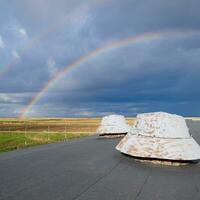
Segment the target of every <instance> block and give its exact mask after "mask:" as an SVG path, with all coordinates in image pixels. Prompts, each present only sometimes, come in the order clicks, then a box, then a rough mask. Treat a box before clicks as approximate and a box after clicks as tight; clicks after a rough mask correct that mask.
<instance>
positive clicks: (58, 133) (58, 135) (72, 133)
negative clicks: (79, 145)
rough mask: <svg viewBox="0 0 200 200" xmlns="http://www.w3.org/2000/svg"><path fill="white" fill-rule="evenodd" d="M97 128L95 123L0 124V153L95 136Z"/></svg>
mask: <svg viewBox="0 0 200 200" xmlns="http://www.w3.org/2000/svg"><path fill="white" fill-rule="evenodd" d="M97 126H98V124H97V123H71V124H58V123H56V124H45V123H37V124H26V123H20V124H16V123H14V124H13V123H11V124H9V123H6V124H0V137H1V141H0V151H1V148H3V149H15V148H22V147H24V146H33V145H36V144H45V143H50V142H54V141H67V140H68V139H72V138H78V137H83V136H88V135H92V134H95V131H96V128H97ZM2 141H3V142H2Z"/></svg>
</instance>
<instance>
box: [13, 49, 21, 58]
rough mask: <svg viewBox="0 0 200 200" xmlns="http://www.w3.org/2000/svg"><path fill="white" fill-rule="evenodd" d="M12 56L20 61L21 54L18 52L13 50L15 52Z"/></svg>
mask: <svg viewBox="0 0 200 200" xmlns="http://www.w3.org/2000/svg"><path fill="white" fill-rule="evenodd" d="M12 56H13V57H14V58H15V59H19V58H20V56H19V54H18V53H17V51H16V50H13V51H12Z"/></svg>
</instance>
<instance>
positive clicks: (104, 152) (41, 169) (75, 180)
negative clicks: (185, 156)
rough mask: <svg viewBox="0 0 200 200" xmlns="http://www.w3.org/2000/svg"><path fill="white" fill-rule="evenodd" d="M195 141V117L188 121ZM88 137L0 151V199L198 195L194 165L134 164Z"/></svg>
mask: <svg viewBox="0 0 200 200" xmlns="http://www.w3.org/2000/svg"><path fill="white" fill-rule="evenodd" d="M188 125H189V128H190V133H191V134H192V135H193V136H194V138H195V139H196V140H197V142H198V143H200V122H188ZM119 140H120V139H99V138H98V137H96V136H95V137H89V138H84V139H79V140H75V141H70V142H61V143H57V144H50V145H43V146H39V147H34V148H29V149H25V150H18V151H13V152H9V153H3V154H0V199H9V200H12V199H17V200H23V199H24V200H27V199H29V200H32V199H35V200H36V199H37V200H40V199H41V200H44V199H47V200H51V199H52V200H59V199H67V200H70V199H73V200H75V199H82V200H83V199H84V200H90V199H91V200H97V199H98V200H102V199H105V200H112V199H113V200H128V199H130V200H134V199H137V200H139V199H140V200H150V199H152V200H156V199H162V200H171V199H172V200H179V199H181V200H184V199H185V200H188V199H192V200H199V199H200V164H194V165H187V166H181V167H175V166H174V167H172V166H161V165H154V164H149V163H140V162H138V161H135V160H134V159H133V158H131V157H127V156H124V155H122V154H120V152H118V151H116V150H115V146H116V144H117V143H118V142H119Z"/></svg>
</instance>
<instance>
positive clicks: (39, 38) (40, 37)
mask: <svg viewBox="0 0 200 200" xmlns="http://www.w3.org/2000/svg"><path fill="white" fill-rule="evenodd" d="M89 2H90V6H93V7H95V6H97V5H99V4H102V3H104V2H105V0H89ZM84 7H85V4H83V5H82V6H80V7H78V9H75V12H74V13H75V15H76V14H77V13H79V11H80V10H81V9H83V8H84ZM74 13H73V12H71V13H70V14H68V15H66V16H65V17H63V18H62V20H61V21H60V22H58V23H56V24H54V25H53V26H50V27H48V29H47V30H45V31H43V32H42V33H41V34H40V35H38V36H35V37H34V38H32V40H31V41H30V43H28V44H27V46H26V47H24V49H22V51H20V52H19V57H18V58H13V59H12V60H11V61H10V62H9V63H8V64H7V65H5V66H3V67H2V69H1V71H0V79H1V78H2V77H4V76H5V74H7V73H8V72H9V71H10V69H12V68H13V67H14V66H15V65H16V64H17V63H18V61H19V60H20V59H21V58H22V57H23V56H24V55H26V53H27V52H28V51H29V50H30V49H32V48H33V47H34V46H36V45H37V44H39V43H40V42H41V41H42V40H44V39H45V38H46V37H47V36H48V35H49V34H50V33H52V32H55V31H57V30H58V27H62V26H63V25H65V23H66V21H67V20H68V19H70V17H72V15H73V14H74Z"/></svg>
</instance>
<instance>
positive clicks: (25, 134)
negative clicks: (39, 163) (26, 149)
mask: <svg viewBox="0 0 200 200" xmlns="http://www.w3.org/2000/svg"><path fill="white" fill-rule="evenodd" d="M26 137H27V127H26V126H25V129H24V140H25V145H27V141H26Z"/></svg>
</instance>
